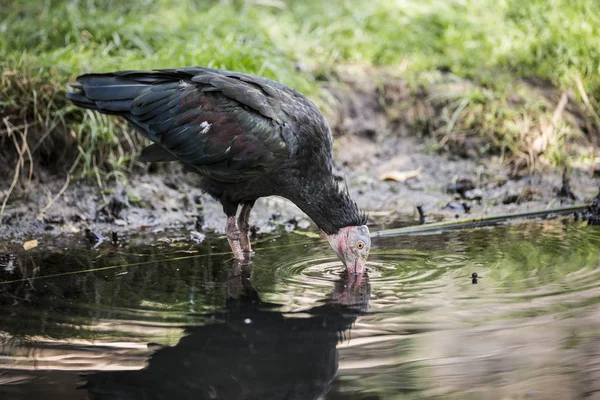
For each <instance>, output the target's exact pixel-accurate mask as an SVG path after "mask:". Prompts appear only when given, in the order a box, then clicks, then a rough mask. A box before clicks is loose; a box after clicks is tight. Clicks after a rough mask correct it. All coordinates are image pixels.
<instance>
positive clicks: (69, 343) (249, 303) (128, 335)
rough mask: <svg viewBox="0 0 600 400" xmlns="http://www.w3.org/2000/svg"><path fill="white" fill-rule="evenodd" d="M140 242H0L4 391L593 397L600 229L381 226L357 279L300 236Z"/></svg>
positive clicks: (76, 395)
mask: <svg viewBox="0 0 600 400" xmlns="http://www.w3.org/2000/svg"><path fill="white" fill-rule="evenodd" d="M170 236H176V234H173V235H170ZM143 237H144V238H147V236H146V235H143ZM135 240H136V239H135V237H134V238H132V239H131V241H130V243H129V244H128V245H127V246H126V247H124V248H113V247H111V246H110V245H109V244H108V245H105V246H101V247H100V248H99V249H97V250H92V249H90V248H87V247H85V246H84V245H79V244H76V243H75V244H73V243H67V246H65V247H64V248H57V249H52V250H47V249H42V250H40V249H35V250H31V251H28V252H22V251H17V250H16V248H15V247H11V246H10V245H7V244H1V243H0V253H4V255H0V399H1V400H4V399H7V400H8V399H11V400H12V399H19V400H20V399H25V400H28V399H38V398H44V399H51V400H54V399H57V400H58V399H61V400H62V399H64V400H80V399H81V400H84V399H109V398H114V399H119V398H121V399H142V398H144V399H145V398H149V399H154V398H168V399H169V400H177V399H187V398H199V399H203V398H208V399H210V398H220V399H234V400H235V399H255V398H256V399H258V398H260V399H277V398H282V399H285V398H290V399H294V398H298V399H311V398H320V399H324V400H350V399H352V400H379V399H381V400H383V399H393V400H397V399H415V398H419V399H421V398H444V399H465V398H470V399H506V398H528V399H530V398H531V399H572V398H577V399H578V398H586V399H596V398H599V397H600V307H599V304H600V268H599V266H600V229H597V228H594V227H587V226H585V225H584V224H563V223H561V222H558V221H544V222H534V223H524V224H513V225H505V226H496V227H493V228H477V229H469V230H461V231H445V232H437V233H429V234H426V235H421V236H416V235H413V236H398V237H389V238H380V239H377V240H376V241H374V247H373V248H372V250H371V254H372V255H371V259H370V263H369V264H370V269H369V271H368V278H367V279H365V280H363V281H361V282H352V281H351V277H344V276H340V273H341V271H342V270H343V267H342V265H341V264H340V263H339V261H338V260H337V259H336V258H335V257H332V255H331V251H330V250H329V249H328V247H327V246H328V245H327V243H324V242H323V241H322V240H319V239H318V238H312V237H311V236H305V235H297V234H293V233H292V234H283V235H281V236H270V237H268V238H264V239H263V242H262V243H260V244H258V246H257V248H259V249H260V250H259V251H258V252H257V254H256V257H255V259H254V262H253V265H252V268H251V269H242V268H241V266H240V265H238V264H233V265H232V263H231V260H230V258H229V257H230V255H229V250H228V249H227V243H226V241H225V240H223V239H222V238H221V239H220V238H214V237H210V236H209V237H208V238H207V239H206V241H205V242H203V243H201V244H199V245H197V244H193V243H191V242H188V241H179V242H175V243H170V244H169V243H162V244H157V245H152V246H148V245H147V244H143V243H142V244H137V243H136V242H135ZM144 240H147V239H144ZM474 272H476V273H477V276H478V279H477V284H476V285H475V284H473V273H474ZM23 277H26V279H25V280H20V279H21V278H23ZM294 396H295V397H294Z"/></svg>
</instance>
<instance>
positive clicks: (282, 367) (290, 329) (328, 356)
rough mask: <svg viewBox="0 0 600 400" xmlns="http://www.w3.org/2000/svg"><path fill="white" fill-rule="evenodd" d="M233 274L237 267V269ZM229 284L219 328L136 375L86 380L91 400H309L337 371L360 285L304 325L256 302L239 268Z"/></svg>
mask: <svg viewBox="0 0 600 400" xmlns="http://www.w3.org/2000/svg"><path fill="white" fill-rule="evenodd" d="M238 267H239V266H238ZM241 272H242V273H241V275H237V276H233V277H232V278H230V279H229V282H228V290H229V291H230V292H231V293H236V292H238V290H237V288H236V285H237V284H241V285H242V286H243V290H242V291H241V293H240V294H239V295H238V296H235V297H236V298H233V296H232V298H230V299H228V300H227V302H226V306H225V310H224V311H222V312H220V313H217V314H215V315H213V316H212V317H214V318H215V319H216V320H218V321H219V322H215V323H211V324H208V325H204V326H199V327H190V328H186V329H185V336H184V337H183V338H182V339H181V340H180V341H179V343H178V344H177V345H175V346H173V347H166V348H163V349H160V350H158V351H156V353H154V354H153V355H152V356H151V358H150V360H149V361H148V366H147V367H145V368H144V369H142V370H139V371H116V372H102V373H96V374H90V375H88V376H87V383H86V384H85V385H84V388H85V389H86V390H88V391H89V393H90V394H91V395H92V396H91V397H92V398H93V399H123V400H127V399H132V400H133V399H149V398H154V399H273V400H275V399H290V400H294V399H298V400H300V399H302V400H305V399H306V400H308V399H317V398H319V397H320V396H321V395H323V394H325V393H327V392H328V390H329V386H330V384H331V381H332V380H333V378H334V377H335V373H336V371H337V368H338V355H337V349H336V344H337V343H338V341H339V340H340V339H343V338H344V335H345V334H346V333H347V331H348V330H349V329H350V327H351V325H352V323H353V322H354V321H355V319H356V318H357V316H358V315H359V314H360V313H361V310H365V309H366V307H367V305H368V291H369V288H368V280H364V281H363V282H361V283H360V284H355V283H356V282H354V281H353V279H352V278H349V277H343V278H341V279H340V280H339V281H337V282H336V285H335V291H334V293H333V295H332V299H343V300H344V303H346V304H342V303H340V302H338V301H333V300H332V301H328V302H327V303H325V304H324V305H321V306H317V307H313V308H311V309H309V310H307V311H305V312H304V313H303V314H304V315H305V317H304V318H299V317H295V316H294V315H285V316H284V315H283V314H282V313H281V312H277V311H276V310H277V308H278V307H279V306H278V305H276V304H270V303H267V302H263V301H261V299H260V297H259V295H258V293H257V292H256V291H255V290H254V288H253V287H252V285H251V284H250V274H249V270H248V269H247V268H241Z"/></svg>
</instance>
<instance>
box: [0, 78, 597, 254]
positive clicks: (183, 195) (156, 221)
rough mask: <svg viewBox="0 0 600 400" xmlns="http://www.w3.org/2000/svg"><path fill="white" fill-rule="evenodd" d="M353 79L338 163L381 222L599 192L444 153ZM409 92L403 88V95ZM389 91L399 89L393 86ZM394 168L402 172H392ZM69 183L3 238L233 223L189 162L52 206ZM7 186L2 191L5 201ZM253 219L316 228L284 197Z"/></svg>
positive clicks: (588, 174)
mask: <svg viewBox="0 0 600 400" xmlns="http://www.w3.org/2000/svg"><path fill="white" fill-rule="evenodd" d="M351 86H352V87H353V88H354V89H353V91H351V92H349V91H343V90H341V89H335V88H331V89H330V91H331V94H332V95H333V97H335V98H337V100H338V103H339V106H338V107H337V108H335V109H333V110H332V111H330V112H329V113H328V119H329V121H330V123H331V125H332V131H333V133H334V135H335V138H336V140H335V161H336V173H337V174H338V175H340V176H342V177H343V178H345V180H346V182H347V185H348V187H349V190H350V192H351V193H352V195H353V196H354V198H355V199H356V201H357V202H358V203H359V205H360V206H361V207H362V208H364V209H365V210H366V211H367V212H368V213H369V214H370V220H371V224H372V225H373V229H375V230H376V229H380V228H382V227H384V226H390V225H394V223H393V221H403V222H402V224H412V223H414V224H418V223H421V222H424V221H438V220H445V219H446V220H447V219H457V218H473V217H480V216H487V215H495V214H503V213H513V212H523V211H528V210H540V209H546V208H553V207H560V206H566V205H570V204H575V203H591V202H592V200H593V198H594V196H595V195H596V193H598V187H599V185H600V178H599V177H598V175H597V174H596V175H595V174H594V171H593V170H591V171H589V170H587V169H584V168H573V169H572V170H571V171H570V172H569V174H568V176H567V178H568V188H567V189H568V193H569V195H567V196H564V189H565V188H564V185H563V176H562V172H561V171H553V170H550V171H541V172H540V171H536V172H535V173H534V174H530V175H526V176H524V177H521V178H515V177H514V176H513V175H514V174H513V172H514V170H513V169H511V167H510V166H509V165H507V164H506V163H503V162H501V160H500V159H499V158H497V157H496V158H494V157H486V158H484V159H478V158H477V157H475V156H468V154H467V156H464V154H463V157H460V156H457V155H456V153H452V154H437V153H434V152H432V151H431V149H430V146H428V145H427V144H426V142H424V141H423V140H422V139H419V138H417V137H415V136H414V134H413V132H411V131H410V127H409V126H407V125H406V124H401V123H398V122H397V119H394V118H391V117H390V115H389V110H387V109H386V108H385V105H384V104H382V102H381V101H380V100H381V95H380V94H381V93H380V89H379V86H377V85H376V84H375V82H374V81H373V80H368V81H365V80H362V81H360V82H351ZM404 95H405V93H404V94H403V92H402V89H401V88H398V89H397V93H396V96H400V97H402V96H404ZM386 96H388V97H390V96H393V94H391V92H390V91H389V90H388V92H387V94H386ZM467 153H468V152H467ZM163 172H164V171H163ZM385 175H388V176H395V177H397V178H396V179H400V180H401V181H394V180H382V179H381V178H382V177H383V176H385ZM64 183H65V177H64V176H55V177H52V178H50V179H48V180H47V181H46V182H45V183H44V184H39V183H36V184H35V185H31V186H29V187H24V188H22V190H21V193H20V195H19V196H15V198H14V199H13V200H12V201H11V202H9V203H8V205H7V207H6V209H5V211H4V217H3V223H2V225H0V239H2V240H4V241H8V242H12V243H15V244H18V243H22V242H23V241H25V240H28V239H32V238H35V239H39V240H40V243H42V244H43V243H49V242H56V240H57V239H58V237H79V238H82V240H86V238H88V237H89V234H88V235H87V236H86V233H85V232H86V230H89V231H91V232H93V233H94V234H97V235H102V236H104V237H107V238H110V237H112V235H113V232H114V234H115V235H117V237H123V236H127V235H129V234H131V233H134V232H135V233H140V232H141V233H143V234H147V235H148V237H149V238H150V237H152V238H154V239H153V240H155V239H156V238H157V237H169V235H170V233H169V231H170V230H173V231H175V230H176V231H178V232H182V231H183V232H188V234H189V235H195V237H196V238H198V237H201V236H198V232H199V233H201V234H202V233H204V232H218V233H222V232H223V230H224V222H225V219H224V214H223V212H222V209H221V206H220V205H219V204H218V203H217V202H216V201H215V200H214V199H212V198H210V197H209V196H207V195H205V194H203V193H202V192H201V191H200V190H199V189H198V188H197V177H196V176H194V175H192V174H185V173H183V172H181V170H180V169H174V171H173V172H170V173H169V174H167V175H165V174H164V173H161V172H159V173H147V174H135V175H132V176H129V177H128V182H127V184H105V186H104V187H103V188H99V187H98V186H97V185H96V184H93V183H89V182H85V181H75V182H71V183H70V185H69V186H68V188H67V189H66V191H65V192H64V194H63V195H62V196H60V198H58V200H57V201H56V202H55V203H53V204H52V206H51V207H49V208H48V209H47V210H46V211H45V212H42V211H43V210H44V209H45V207H46V206H47V205H48V204H49V202H50V200H51V199H52V198H54V197H55V196H56V194H57V193H59V191H60V190H61V188H62V186H63V185H64ZM461 185H462V186H461ZM465 185H466V186H465ZM461 187H462V189H461ZM561 189H563V193H562V194H563V196H561ZM571 194H572V195H571ZM3 196H5V193H3V192H2V191H0V202H1V201H2V197H3ZM419 209H420V210H421V212H422V213H419V211H418V210H419ZM251 223H252V224H253V225H254V227H255V228H254V230H255V231H256V232H258V233H259V234H260V233H266V232H272V231H275V230H279V229H285V230H291V229H298V228H299V229H311V222H310V221H309V220H308V219H307V217H306V216H305V215H304V214H302V212H301V211H300V210H299V209H298V208H297V207H295V206H294V205H293V204H291V203H290V202H289V201H287V200H285V199H281V198H276V197H271V198H263V199H260V200H259V201H258V202H257V204H256V206H255V208H254V210H253V214H252V220H251Z"/></svg>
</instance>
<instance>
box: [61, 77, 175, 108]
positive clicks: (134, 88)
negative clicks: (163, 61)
mask: <svg viewBox="0 0 600 400" xmlns="http://www.w3.org/2000/svg"><path fill="white" fill-rule="evenodd" d="M165 78H166V77H165V76H164V75H163V76H160V75H157V74H156V73H154V74H153V73H144V72H142V71H122V72H118V73H108V74H87V75H81V76H79V77H78V78H77V83H72V84H69V86H70V87H71V88H72V89H73V91H71V92H69V93H67V98H68V99H69V100H71V101H72V102H73V104H75V105H76V106H78V107H82V108H88V109H91V110H96V111H98V112H101V113H104V114H118V115H123V114H127V113H129V112H130V111H131V106H132V104H133V101H134V99H135V98H136V97H137V96H138V95H139V94H140V93H141V92H142V91H143V90H144V89H146V88H148V87H150V86H152V85H154V84H156V83H162V82H164V81H166V80H167V79H168V78H167V79H165Z"/></svg>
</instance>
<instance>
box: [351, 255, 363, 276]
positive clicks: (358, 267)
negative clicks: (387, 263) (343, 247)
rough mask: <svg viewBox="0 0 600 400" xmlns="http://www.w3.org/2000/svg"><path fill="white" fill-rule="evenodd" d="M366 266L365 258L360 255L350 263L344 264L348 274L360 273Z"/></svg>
mask: <svg viewBox="0 0 600 400" xmlns="http://www.w3.org/2000/svg"><path fill="white" fill-rule="evenodd" d="M366 268H367V260H365V259H364V258H362V257H358V258H357V259H356V260H354V263H353V264H351V265H348V264H346V269H347V270H348V273H349V274H354V275H362V274H363V273H364V272H365V269H366Z"/></svg>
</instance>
